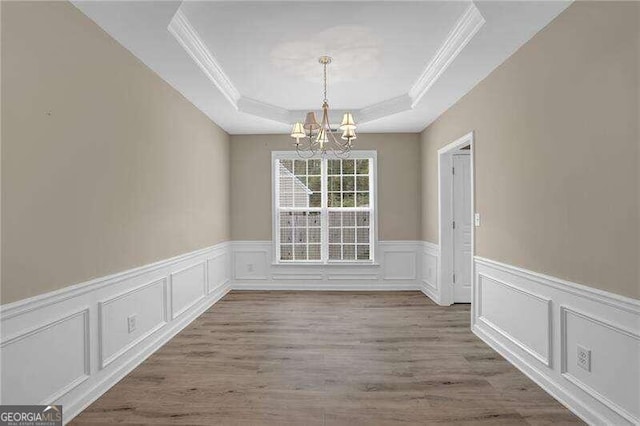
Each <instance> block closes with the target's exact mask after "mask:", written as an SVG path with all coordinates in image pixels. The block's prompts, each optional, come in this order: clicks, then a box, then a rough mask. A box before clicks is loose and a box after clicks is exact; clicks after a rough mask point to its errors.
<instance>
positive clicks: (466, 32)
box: [409, 2, 485, 108]
mask: <svg viewBox="0 0 640 426" xmlns="http://www.w3.org/2000/svg"><path fill="white" fill-rule="evenodd" d="M484 23H485V19H484V17H483V16H482V14H481V13H480V11H479V10H478V8H477V7H476V5H475V4H473V2H472V3H471V4H470V5H469V7H468V8H467V9H466V10H465V12H464V13H463V14H462V16H461V17H460V19H458V22H457V23H456V25H455V27H454V28H453V29H452V30H451V32H450V33H449V35H448V36H447V38H446V40H445V41H444V43H443V44H442V46H440V49H438V51H437V52H436V54H435V56H434V57H433V58H432V59H431V62H429V65H427V68H426V69H425V70H424V71H423V72H422V74H421V75H420V77H418V79H417V80H416V82H415V83H414V84H413V86H412V87H411V89H410V90H409V96H410V97H411V99H412V103H411V107H412V108H415V107H416V105H417V104H418V103H419V102H420V100H421V99H422V98H423V97H424V95H425V94H426V93H427V92H428V91H429V89H431V87H432V86H433V85H434V84H435V82H436V81H437V80H438V78H440V76H441V75H442V73H444V71H445V70H446V69H447V68H448V67H449V65H451V63H452V62H453V60H454V59H455V58H456V57H457V56H458V55H459V54H460V52H461V51H462V49H463V48H464V47H465V46H466V45H467V43H469V41H471V39H472V38H473V36H474V35H476V33H477V32H478V31H479V30H480V28H482V26H483V25H484Z"/></svg>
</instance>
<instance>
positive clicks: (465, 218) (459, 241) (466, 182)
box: [453, 153, 473, 303]
mask: <svg viewBox="0 0 640 426" xmlns="http://www.w3.org/2000/svg"><path fill="white" fill-rule="evenodd" d="M453 220H454V228H453V273H454V276H453V277H454V283H453V301H454V303H471V231H472V230H471V227H472V226H473V223H472V210H471V156H470V155H469V154H466V153H465V154H454V155H453Z"/></svg>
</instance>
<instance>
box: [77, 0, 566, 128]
mask: <svg viewBox="0 0 640 426" xmlns="http://www.w3.org/2000/svg"><path fill="white" fill-rule="evenodd" d="M74 4H75V5H76V6H77V7H78V8H79V9H80V10H81V11H83V12H84V13H85V14H86V15H87V16H89V17H90V18H91V19H93V20H94V21H95V22H96V23H97V24H98V25H100V26H101V27H102V28H103V29H104V30H105V31H107V32H108V33H109V34H110V35H111V36H113V37H114V38H115V39H116V40H118V41H119V42H120V43H121V44H122V45H124V46H125V47H126V48H128V49H129V50H130V51H131V52H132V53H133V54H134V55H136V56H137V57H138V58H139V59H140V60H141V61H142V62H144V63H145V64H146V65H148V66H149V67H150V68H151V69H153V70H154V71H155V72H156V73H158V74H159V75H160V76H161V77H162V78H164V79H165V80H166V81H167V82H168V83H169V84H171V85H172V86H173V87H175V88H176V89H177V90H178V91H180V92H181V93H182V94H183V95H184V96H185V97H186V98H187V99H189V100H190V101H191V102H193V103H194V105H196V106H197V107H198V108H200V109H201V110H202V111H203V112H204V113H205V114H207V115H208V116H209V117H210V118H211V119H212V120H214V121H215V122H216V123H218V124H219V125H220V126H221V127H223V128H224V129H225V130H226V131H228V132H229V133H232V134H239V133H281V132H287V131H288V130H289V126H290V124H291V123H292V122H294V121H296V120H299V119H300V117H302V116H303V114H304V111H306V110H310V109H315V110H317V109H319V107H320V103H321V101H322V67H321V66H320V65H319V64H318V63H317V59H318V57H319V56H320V55H323V54H328V55H330V56H332V57H333V58H334V62H333V63H332V64H331V65H329V70H328V73H329V88H328V98H329V102H330V105H331V108H332V111H333V114H332V115H333V116H334V117H333V118H334V119H336V120H337V119H339V118H340V116H341V112H342V111H352V112H353V113H354V115H355V118H356V120H357V122H358V123H359V130H361V131H365V132H391V131H405V132H415V131H420V130H422V129H423V128H424V127H425V126H427V125H428V124H429V123H430V122H431V121H433V120H434V119H435V118H436V117H437V116H438V115H439V114H441V113H442V112H444V111H445V110H446V108H448V107H449V106H451V105H452V104H453V103H455V101H457V100H458V99H459V98H460V97H461V96H463V95H464V94H465V93H467V92H468V91H469V90H470V89H471V88H472V87H473V86H474V85H475V84H477V83H478V82H479V81H480V80H481V79H482V78H484V77H485V76H486V75H487V74H488V73H489V72H491V70H493V69H494V68H495V67H496V66H498V65H499V64H500V63H502V62H503V61H504V60H505V59H506V58H507V57H508V56H509V55H510V54H511V53H513V51H515V50H516V49H517V48H518V47H520V46H521V45H522V44H523V43H524V42H526V41H527V40H528V39H530V38H531V37H532V36H533V35H534V34H535V33H536V32H537V31H539V30H540V29H541V28H542V27H544V26H545V25H546V24H547V23H548V22H549V21H550V20H551V19H553V18H554V17H555V16H556V15H557V14H558V13H560V12H561V11H562V10H563V9H564V8H565V7H566V6H567V5H568V2H533V1H521V2H493V1H492V2H475V3H472V2H449V1H418V2H397V1H388V2H367V1H353V2H349V1H347V2H326V1H318V2H311V1H297V2H292V1H290V2H269V1H265V2H249V1H209V2H198V1H190V2H184V3H182V2H126V1H124V2H111V1H99V0H98V1H86V2H85V1H81V2H74Z"/></svg>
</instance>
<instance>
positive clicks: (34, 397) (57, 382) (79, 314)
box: [0, 306, 91, 405]
mask: <svg viewBox="0 0 640 426" xmlns="http://www.w3.org/2000/svg"><path fill="white" fill-rule="evenodd" d="M39 320H40V318H37V319H36V321H39ZM62 337H63V338H64V340H61V338H62ZM90 343H91V338H90V335H89V308H88V307H86V306H85V307H81V308H79V310H76V311H75V312H72V313H67V314H64V315H63V316H62V317H60V318H57V319H52V320H49V321H46V322H44V323H43V324H40V325H37V326H35V327H30V328H29V329H27V330H24V331H22V332H20V333H16V334H15V335H13V336H11V337H7V338H6V339H4V338H3V340H2V343H1V344H0V354H1V356H0V358H1V362H2V395H0V397H1V398H2V404H24V403H25V402H24V401H25V400H27V399H28V400H29V401H30V403H31V404H43V405H44V404H49V403H50V401H55V400H57V399H58V398H60V397H61V396H62V395H64V394H66V393H68V392H70V391H72V390H73V389H75V388H76V387H78V386H79V385H80V384H82V383H84V382H85V381H86V380H88V379H89V375H90V374H91V373H90V372H91V361H90ZM52 366H54V368H52ZM17 367H18V368H17Z"/></svg>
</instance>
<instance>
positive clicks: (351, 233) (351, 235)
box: [342, 228, 356, 244]
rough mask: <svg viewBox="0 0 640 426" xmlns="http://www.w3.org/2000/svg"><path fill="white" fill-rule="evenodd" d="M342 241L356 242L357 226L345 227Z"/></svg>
mask: <svg viewBox="0 0 640 426" xmlns="http://www.w3.org/2000/svg"><path fill="white" fill-rule="evenodd" d="M342 242H343V243H351V244H353V243H355V242H356V229H355V228H343V229H342Z"/></svg>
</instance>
